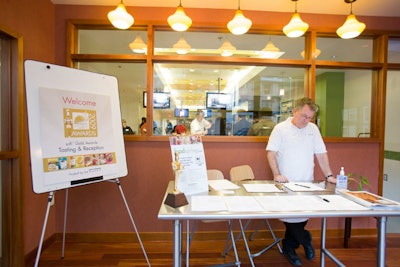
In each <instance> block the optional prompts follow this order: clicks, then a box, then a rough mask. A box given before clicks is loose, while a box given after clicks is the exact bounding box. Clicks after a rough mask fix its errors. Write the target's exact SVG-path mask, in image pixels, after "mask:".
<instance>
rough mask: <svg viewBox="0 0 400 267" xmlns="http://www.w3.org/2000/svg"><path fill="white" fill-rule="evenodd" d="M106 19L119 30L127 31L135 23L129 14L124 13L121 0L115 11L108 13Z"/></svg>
mask: <svg viewBox="0 0 400 267" xmlns="http://www.w3.org/2000/svg"><path fill="white" fill-rule="evenodd" d="M107 17H108V20H109V21H110V22H111V24H112V25H113V26H114V27H115V28H117V29H121V30H126V29H128V28H129V27H130V26H132V24H133V22H134V21H135V20H134V19H133V17H132V16H131V14H129V13H128V12H127V11H126V8H125V5H124V3H123V2H122V0H121V2H120V3H119V5H118V6H117V8H116V9H114V10H111V11H110V12H108V15H107Z"/></svg>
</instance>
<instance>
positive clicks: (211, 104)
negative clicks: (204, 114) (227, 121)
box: [206, 93, 232, 110]
mask: <svg viewBox="0 0 400 267" xmlns="http://www.w3.org/2000/svg"><path fill="white" fill-rule="evenodd" d="M206 108H207V109H226V110H231V109H232V95H231V94H221V93H207V94H206Z"/></svg>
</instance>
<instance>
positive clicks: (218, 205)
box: [190, 196, 228, 211]
mask: <svg viewBox="0 0 400 267" xmlns="http://www.w3.org/2000/svg"><path fill="white" fill-rule="evenodd" d="M190 206H191V208H192V211H227V210H228V208H227V207H226V204H225V201H224V198H223V197H222V196H192V197H191V199H190Z"/></svg>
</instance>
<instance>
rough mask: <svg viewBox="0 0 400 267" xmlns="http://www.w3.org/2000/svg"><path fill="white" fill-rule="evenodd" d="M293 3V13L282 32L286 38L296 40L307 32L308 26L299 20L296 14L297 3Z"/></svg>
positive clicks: (294, 0) (298, 15)
mask: <svg viewBox="0 0 400 267" xmlns="http://www.w3.org/2000/svg"><path fill="white" fill-rule="evenodd" d="M292 1H293V2H295V11H294V14H293V16H292V19H291V20H290V22H289V24H287V25H286V26H285V27H283V32H284V33H285V34H286V36H287V37H290V38H296V37H300V36H302V35H303V34H304V33H305V32H306V31H307V30H308V24H307V23H305V22H304V21H302V20H301V18H300V14H299V13H297V1H298V0H292Z"/></svg>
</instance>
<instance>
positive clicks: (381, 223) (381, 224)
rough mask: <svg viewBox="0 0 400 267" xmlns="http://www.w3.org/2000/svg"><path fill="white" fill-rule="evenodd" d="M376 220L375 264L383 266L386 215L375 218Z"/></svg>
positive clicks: (384, 261)
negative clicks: (376, 253)
mask: <svg viewBox="0 0 400 267" xmlns="http://www.w3.org/2000/svg"><path fill="white" fill-rule="evenodd" d="M376 219H377V220H378V248H377V249H378V257H377V264H376V265H377V266H379V267H384V266H385V263H386V221H387V217H385V216H383V217H379V218H376Z"/></svg>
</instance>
